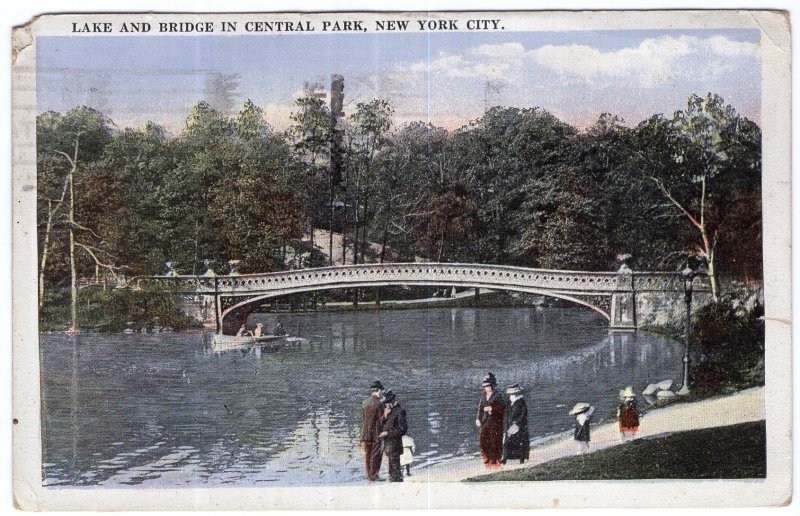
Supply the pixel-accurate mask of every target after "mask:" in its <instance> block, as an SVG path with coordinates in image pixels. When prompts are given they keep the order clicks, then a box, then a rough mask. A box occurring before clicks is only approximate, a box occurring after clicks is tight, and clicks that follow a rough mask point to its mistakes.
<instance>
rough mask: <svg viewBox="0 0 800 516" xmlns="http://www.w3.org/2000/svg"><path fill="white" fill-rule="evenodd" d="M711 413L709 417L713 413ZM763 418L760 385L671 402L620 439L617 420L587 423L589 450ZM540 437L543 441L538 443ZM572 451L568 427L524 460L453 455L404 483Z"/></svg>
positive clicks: (534, 446) (532, 462) (533, 462)
mask: <svg viewBox="0 0 800 516" xmlns="http://www.w3.org/2000/svg"><path fill="white" fill-rule="evenodd" d="M712 416H713V417H712ZM764 419H766V411H765V408H764V387H763V386H762V387H751V388H749V389H745V390H742V391H738V392H735V393H732V394H724V395H719V396H714V397H711V398H705V399H701V400H697V401H691V402H685V403H683V402H680V403H672V404H670V405H667V406H665V407H663V408H658V409H654V410H651V411H647V412H645V413H644V414H643V415H642V418H641V426H640V427H639V432H638V434H637V435H636V437H635V438H632V439H627V440H625V441H623V440H622V439H621V438H620V436H619V431H618V424H617V422H616V421H613V422H609V423H601V424H598V425H597V426H593V427H592V441H591V448H590V453H592V452H596V451H600V450H604V449H608V448H612V447H615V446H619V445H621V444H625V443H629V442H632V441H636V440H639V439H642V438H648V437H655V436H665V435H668V434H674V433H677V432H683V431H688V430H699V429H704V428H714V427H721V426H730V425H734V424H738V423H747V422H755V421H761V420H764ZM542 440H544V442H541V441H542ZM574 455H576V446H575V442H574V440H573V438H572V432H570V431H568V432H562V433H559V434H553V435H551V436H549V437H547V436H545V437H543V438H542V437H540V438H536V439H534V440H532V442H531V452H530V459H529V460H528V461H527V462H526V463H525V464H516V463H515V464H506V465H503V466H502V467H500V468H497V469H488V468H486V467H485V466H484V465H483V464H482V463H481V462H480V459H479V458H478V459H469V458H461V459H453V460H452V461H448V462H445V463H441V464H437V465H434V466H430V467H419V468H417V474H416V475H412V476H411V477H408V478H407V479H406V481H407V482H460V481H465V480H467V479H471V478H473V477H478V476H483V475H487V474H492V473H496V472H500V471H513V470H517V469H526V468H531V467H534V466H538V465H540V464H543V463H545V462H549V461H552V460H555V459H560V458H563V457H570V456H574Z"/></svg>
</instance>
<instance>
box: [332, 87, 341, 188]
mask: <svg viewBox="0 0 800 516" xmlns="http://www.w3.org/2000/svg"><path fill="white" fill-rule="evenodd" d="M343 117H344V77H342V76H341V75H338V74H334V75H331V125H332V127H333V130H332V131H331V176H332V181H333V184H334V185H338V184H339V183H341V182H342V141H343V139H344V124H343V123H342V118H343Z"/></svg>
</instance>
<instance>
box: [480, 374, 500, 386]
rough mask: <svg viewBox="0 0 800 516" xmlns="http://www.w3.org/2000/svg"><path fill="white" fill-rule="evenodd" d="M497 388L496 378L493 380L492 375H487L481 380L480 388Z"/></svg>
mask: <svg viewBox="0 0 800 516" xmlns="http://www.w3.org/2000/svg"><path fill="white" fill-rule="evenodd" d="M495 386H497V378H495V376H494V374H492V373H489V375H488V376H487V377H486V378H484V379H483V382H481V387H495Z"/></svg>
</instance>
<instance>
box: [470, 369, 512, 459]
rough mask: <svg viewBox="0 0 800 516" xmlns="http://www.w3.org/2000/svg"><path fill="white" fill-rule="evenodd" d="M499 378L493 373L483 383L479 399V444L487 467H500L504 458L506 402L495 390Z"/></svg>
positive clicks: (477, 419)
mask: <svg viewBox="0 0 800 516" xmlns="http://www.w3.org/2000/svg"><path fill="white" fill-rule="evenodd" d="M496 386H497V379H496V378H495V376H494V375H493V374H492V373H489V375H488V376H487V377H486V378H484V380H483V382H482V383H481V387H483V394H482V395H481V398H480V400H479V401H478V415H477V416H476V417H475V425H476V426H477V427H478V433H479V436H478V445H479V446H480V448H481V456H482V457H483V463H484V464H486V467H487V468H499V467H500V461H501V459H502V458H503V413H504V411H505V403H504V402H503V397H502V396H501V395H500V393H498V392H496V391H495V387H496Z"/></svg>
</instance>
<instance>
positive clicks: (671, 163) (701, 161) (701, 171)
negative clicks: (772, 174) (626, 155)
mask: <svg viewBox="0 0 800 516" xmlns="http://www.w3.org/2000/svg"><path fill="white" fill-rule="evenodd" d="M638 132H639V135H640V148H639V151H638V153H637V155H638V157H639V158H640V159H641V161H640V166H641V167H642V168H646V169H647V172H645V173H644V174H645V175H646V177H647V178H648V179H649V180H650V181H652V183H653V185H655V187H656V189H657V190H658V191H659V192H660V193H661V195H662V196H663V198H664V199H665V200H666V207H667V208H668V209H669V210H671V211H672V213H674V214H675V215H676V216H678V217H680V218H681V219H683V220H685V221H686V223H688V224H689V226H690V227H691V228H693V231H694V235H695V237H694V242H695V243H694V246H695V250H696V253H697V254H698V255H700V256H701V257H703V258H704V259H705V260H706V263H707V264H708V276H709V280H710V282H711V288H712V294H713V296H714V299H715V300H717V299H718V298H719V284H718V273H717V246H718V244H719V241H720V238H721V237H723V235H724V234H725V232H726V231H727V230H728V229H729V228H730V227H736V226H737V225H739V224H740V223H741V218H740V216H741V214H742V213H741V211H742V210H741V207H740V206H741V204H742V202H743V200H745V199H746V200H749V201H750V202H752V201H754V200H755V197H756V196H754V195H753V194H754V193H755V192H757V191H758V190H759V188H760V187H759V184H760V173H761V152H760V145H758V143H760V130H758V127H757V126H756V125H755V124H753V123H752V122H751V121H749V120H747V119H745V118H742V117H740V116H739V114H738V113H736V111H735V110H734V109H733V107H731V106H729V105H726V104H725V102H724V100H723V99H722V98H721V97H720V96H719V95H715V94H711V93H709V94H708V95H707V96H706V97H705V98H704V97H699V96H697V95H693V96H691V97H690V98H689V101H688V105H687V107H686V108H685V109H684V110H681V111H677V112H676V113H675V115H674V116H673V118H672V119H671V120H665V119H663V118H661V117H653V118H651V119H650V120H648V121H646V122H644V123H643V124H641V125H640V127H639V128H638ZM745 149H746V151H745ZM743 151H744V152H743ZM745 202H746V201H745ZM753 208H755V211H756V212H757V213H759V218H760V202H759V203H758V204H757V205H756V206H753Z"/></svg>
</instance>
